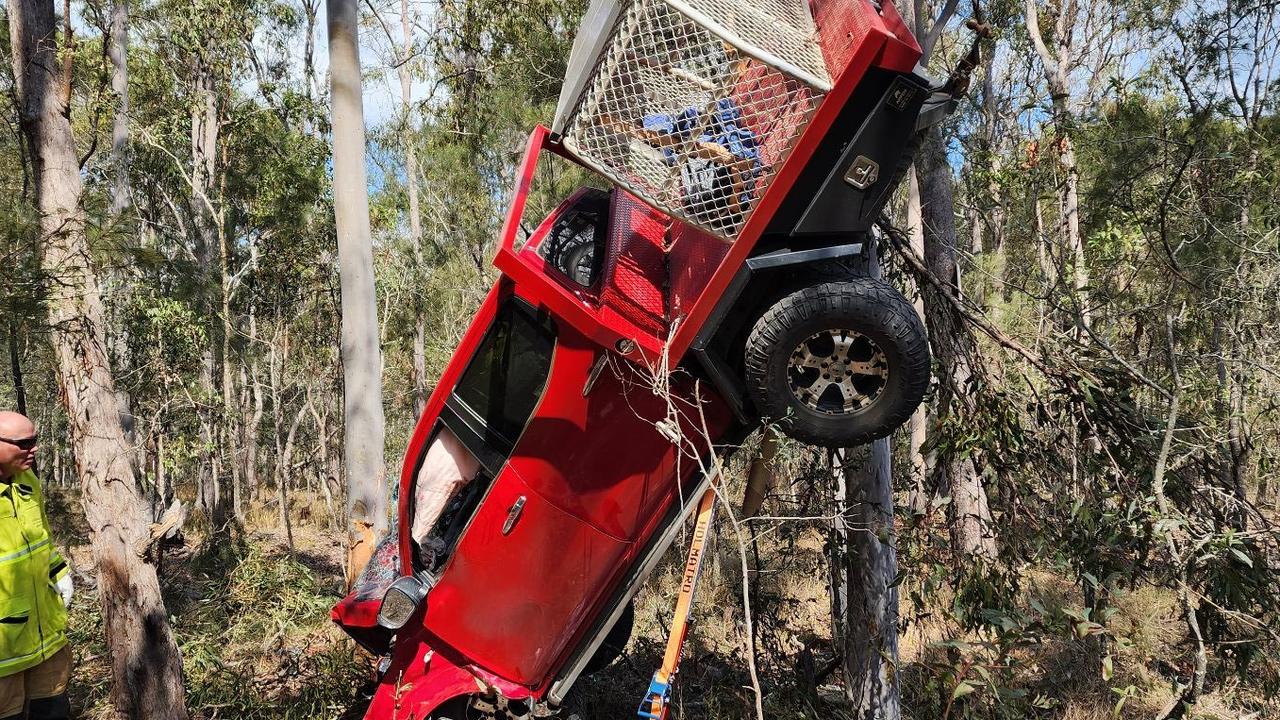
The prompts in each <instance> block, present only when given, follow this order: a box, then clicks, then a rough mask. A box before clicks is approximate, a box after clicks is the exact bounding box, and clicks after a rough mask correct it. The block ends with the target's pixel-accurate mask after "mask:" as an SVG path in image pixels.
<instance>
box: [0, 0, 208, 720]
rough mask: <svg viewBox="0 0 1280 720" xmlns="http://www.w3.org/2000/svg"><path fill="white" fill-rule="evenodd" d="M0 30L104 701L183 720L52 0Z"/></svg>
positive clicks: (130, 713) (29, 2)
mask: <svg viewBox="0 0 1280 720" xmlns="http://www.w3.org/2000/svg"><path fill="white" fill-rule="evenodd" d="M9 33H10V39H11V43H12V50H13V69H14V76H15V78H16V80H17V86H18V87H17V90H18V98H19V106H20V107H19V112H20V114H21V121H22V129H23V131H24V133H25V134H26V136H27V139H28V141H29V144H30V147H31V154H32V164H33V169H34V171H35V172H34V175H35V178H36V202H37V207H38V210H39V213H40V232H41V241H42V242H41V257H42V262H43V265H44V267H45V270H46V272H48V273H49V274H50V276H51V277H54V278H56V280H57V282H58V287H59V288H61V291H60V292H58V293H56V294H55V295H54V296H53V297H51V298H49V303H48V310H49V320H50V324H51V326H52V337H51V339H52V343H53V347H54V354H55V357H56V361H57V369H58V380H59V383H60V385H61V386H62V390H63V399H64V402H65V404H66V413H67V418H68V421H69V425H70V432H71V442H72V447H73V448H74V451H75V457H76V463H77V469H78V471H79V476H80V485H81V489H82V493H83V495H82V497H83V504H84V510H85V516H86V518H87V520H88V523H89V529H90V539H91V542H92V545H93V551H94V557H95V559H96V562H97V568H98V590H99V593H100V595H101V599H102V611H103V612H102V615H103V625H104V628H105V630H106V636H107V647H108V648H110V651H111V666H112V676H113V679H114V684H113V686H112V698H113V700H114V702H115V705H116V708H117V710H118V711H119V712H120V714H121V715H122V716H124V717H126V718H139V719H143V718H145V719H146V720H185V719H186V718H187V717H188V716H187V711H186V708H185V695H184V691H183V686H182V663H181V659H180V657H179V654H178V649H177V646H176V645H175V643H174V641H173V636H172V635H171V633H170V630H169V622H168V613H167V612H166V610H165V606H164V600H163V599H162V597H161V595H160V583H159V580H158V578H157V577H156V571H155V568H154V567H153V566H151V565H149V564H147V563H146V562H145V561H143V559H142V558H141V556H140V554H139V550H140V548H141V547H142V544H143V543H145V541H146V539H147V538H148V535H149V534H148V528H149V525H150V511H149V507H148V503H146V501H145V500H144V499H143V497H142V494H141V492H140V488H139V486H138V479H137V476H136V475H135V473H134V470H133V467H132V465H131V464H130V462H129V454H128V444H127V442H126V440H125V436H124V430H123V428H122V427H121V425H120V417H119V415H118V414H117V412H116V404H115V395H114V383H113V382H112V376H111V368H110V364H109V360H108V357H107V352H106V348H105V346H104V344H103V338H104V333H103V331H104V329H105V328H104V316H105V313H104V311H103V306H102V299H101V297H100V296H99V291H98V278H97V274H96V271H95V269H94V266H93V263H92V261H91V258H90V251H89V246H88V243H87V240H86V237H85V227H84V226H85V223H84V215H83V212H82V211H81V208H80V207H79V204H80V196H81V191H82V187H81V182H80V167H79V162H78V159H77V157H76V149H75V142H74V139H73V137H72V133H71V123H70V120H69V114H68V109H69V96H70V87H71V85H70V75H69V73H68V74H67V75H66V76H62V75H61V74H60V72H59V71H60V70H61V69H63V68H64V65H63V63H62V62H60V57H59V47H58V38H57V34H56V28H55V24H54V11H53V3H52V2H49V1H47V0H46V1H43V2H42V1H41V0H11V2H10V3H9Z"/></svg>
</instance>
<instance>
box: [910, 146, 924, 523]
mask: <svg viewBox="0 0 1280 720" xmlns="http://www.w3.org/2000/svg"><path fill="white" fill-rule="evenodd" d="M906 185H907V233H908V234H909V236H910V238H911V250H912V251H913V252H915V254H916V256H917V257H924V219H923V216H922V211H921V208H920V179H919V173H918V170H917V168H916V165H915V163H912V164H911V167H909V168H908V169H907V180H906ZM912 306H913V307H915V309H916V314H917V315H919V316H920V320H921V321H922V322H923V321H924V319H925V317H924V296H923V295H920V296H918V297H916V299H915V302H913V303H912ZM928 427H929V405H928V403H920V405H919V407H917V408H916V410H915V412H913V413H911V420H910V421H908V423H907V430H908V433H909V435H908V438H909V440H908V443H909V444H908V447H909V452H910V456H909V457H910V460H911V483H912V488H913V489H912V491H911V498H910V501H909V504H910V507H911V512H913V513H916V514H923V513H924V512H925V509H926V508H927V507H928V506H929V494H930V492H929V488H928V479H929V477H928V476H929V462H928V459H927V458H925V455H924V443H925V439H926V437H927V433H928Z"/></svg>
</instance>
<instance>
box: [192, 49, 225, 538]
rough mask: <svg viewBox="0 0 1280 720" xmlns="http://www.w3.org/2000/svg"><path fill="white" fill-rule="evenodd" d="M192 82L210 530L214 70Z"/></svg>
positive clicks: (204, 475) (217, 348)
mask: <svg viewBox="0 0 1280 720" xmlns="http://www.w3.org/2000/svg"><path fill="white" fill-rule="evenodd" d="M192 71H193V81H194V84H195V86H196V92H197V97H198V98H199V102H198V103H196V104H195V105H194V106H193V107H192V109H191V202H192V205H193V207H192V216H193V217H194V218H196V247H195V258H196V264H197V265H198V270H199V276H198V278H197V283H196V306H197V309H198V311H199V314H200V317H202V318H206V319H208V321H209V328H210V341H209V342H208V343H207V344H206V346H205V348H204V350H203V352H202V354H201V358H200V408H199V410H200V430H201V435H202V440H203V446H202V448H201V450H200V476H199V480H198V483H197V496H196V505H197V507H198V508H199V509H200V510H202V511H203V512H205V513H206V514H207V515H208V517H209V519H210V521H211V522H212V523H213V524H214V526H215V527H216V526H219V525H220V523H219V522H218V518H217V517H215V516H218V515H219V514H220V513H219V510H218V508H219V505H220V504H221V498H220V495H221V492H220V490H221V488H220V487H219V485H220V482H219V480H220V478H219V477H218V475H219V474H220V472H219V468H218V467H217V466H218V457H217V452H216V448H217V447H218V445H219V442H218V441H219V439H220V435H221V433H220V432H219V425H220V423H219V422H218V417H217V416H218V414H219V412H218V409H217V404H216V403H215V399H216V395H217V392H218V390H217V385H216V384H215V382H216V381H215V380H214V378H215V377H216V376H217V374H218V372H217V366H218V355H220V354H221V337H220V334H219V333H218V332H217V327H218V322H217V319H216V316H217V306H215V304H214V300H213V297H212V295H213V291H212V288H213V286H214V278H215V277H216V276H215V275H214V272H215V269H214V264H215V263H217V262H218V259H217V258H216V257H215V253H219V252H220V250H221V243H220V241H219V237H218V228H217V218H216V216H215V213H214V208H213V194H214V193H213V189H214V184H215V182H216V177H217V147H218V130H219V127H218V105H217V97H216V96H215V94H214V78H213V71H212V69H211V68H210V67H209V66H208V64H207V63H205V62H204V60H202V59H197V60H196V61H195V66H194V67H193V68H192Z"/></svg>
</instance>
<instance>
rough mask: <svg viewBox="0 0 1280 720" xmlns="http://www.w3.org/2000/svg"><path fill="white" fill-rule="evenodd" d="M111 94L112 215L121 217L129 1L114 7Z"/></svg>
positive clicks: (125, 190)
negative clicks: (114, 100)
mask: <svg viewBox="0 0 1280 720" xmlns="http://www.w3.org/2000/svg"><path fill="white" fill-rule="evenodd" d="M107 57H108V59H109V60H110V61H111V91H112V92H113V93H115V96H116V109H115V114H114V116H113V117H112V122H111V164H112V169H113V170H114V171H115V176H114V178H113V181H114V182H113V184H112V187H111V214H112V215H113V216H118V215H120V214H121V213H123V212H124V211H125V209H126V208H128V207H129V158H128V151H129V65H128V57H129V2H128V0H116V1H115V2H114V3H112V5H111V45H110V47H109V48H108V50H107Z"/></svg>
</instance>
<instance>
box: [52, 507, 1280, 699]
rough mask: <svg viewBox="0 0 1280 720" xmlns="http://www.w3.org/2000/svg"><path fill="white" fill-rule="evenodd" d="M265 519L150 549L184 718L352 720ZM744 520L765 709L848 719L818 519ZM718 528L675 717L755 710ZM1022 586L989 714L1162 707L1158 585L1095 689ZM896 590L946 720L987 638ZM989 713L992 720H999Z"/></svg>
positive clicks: (1040, 595) (80, 670) (625, 660)
mask: <svg viewBox="0 0 1280 720" xmlns="http://www.w3.org/2000/svg"><path fill="white" fill-rule="evenodd" d="M738 489H740V488H736V487H731V488H729V490H730V491H732V490H738ZM783 492H784V493H786V492H788V491H785V490H784V491H783ZM71 495H72V493H71V492H65V493H64V492H60V491H58V490H54V491H52V492H51V498H50V514H51V523H52V524H53V525H54V532H55V535H56V536H57V537H58V540H59V542H60V543H61V544H62V545H63V546H64V547H68V548H69V549H70V555H71V557H72V558H73V560H74V562H75V563H76V580H77V586H78V588H79V589H78V591H77V595H76V599H75V601H74V603H73V608H72V613H71V627H70V633H69V636H70V642H71V645H72V647H73V649H74V652H75V658H76V666H75V667H76V670H75V674H74V677H73V683H72V688H71V692H72V697H73V702H74V705H75V708H76V709H77V712H78V713H79V714H78V717H82V718H85V719H86V720H106V719H107V718H111V717H113V715H112V714H111V709H110V704H109V698H108V691H109V683H110V668H109V665H108V662H107V657H106V650H105V638H104V635H103V629H102V623H101V616H100V612H99V609H98V606H97V598H96V593H95V590H94V588H93V584H94V580H93V577H92V574H91V573H90V572H88V571H89V568H90V560H89V554H88V547H87V545H85V538H84V528H83V518H82V516H81V515H80V514H79V513H76V512H69V509H70V508H74V507H75V505H74V504H72V500H73V498H72V497H71ZM775 495H776V494H775ZM292 506H293V511H294V513H295V514H303V515H305V514H307V513H309V512H310V508H311V507H313V506H315V507H323V503H322V502H321V501H320V500H319V499H318V498H309V497H307V496H306V495H300V496H298V497H295V498H294V500H293V503H292ZM275 517H276V515H275V512H274V511H272V510H270V508H266V507H262V508H257V509H256V511H255V512H250V513H249V520H250V523H249V527H246V528H245V530H244V532H243V533H242V534H240V536H239V537H237V538H234V539H230V538H218V539H210V538H209V537H208V536H207V535H206V534H205V533H204V532H202V531H201V529H200V528H195V529H190V530H188V531H187V533H186V534H185V536H183V537H182V538H181V540H180V541H179V542H174V543H170V544H169V545H167V546H166V548H165V555H164V559H163V561H162V563H161V567H162V572H163V579H164V580H163V585H164V588H165V600H166V603H167V606H168V607H169V609H170V612H171V620H172V622H173V627H174V631H175V633H176V634H177V637H178V640H179V644H180V647H181V649H182V655H183V664H184V670H185V673H186V676H187V682H188V693H189V695H188V698H189V705H190V707H191V709H192V712H193V717H196V718H201V719H202V720H215V719H217V718H244V719H246V720H251V719H256V718H262V719H264V720H265V719H267V718H279V719H281V720H284V719H296V720H301V719H304V718H306V719H312V718H314V719H316V720H320V719H328V720H357V719H358V718H361V717H363V712H364V708H365V706H366V704H367V702H368V697H369V693H370V692H371V691H372V687H373V685H372V682H373V678H374V669H373V666H374V659H373V658H371V657H370V656H369V655H367V654H366V653H364V652H363V651H362V650H360V649H359V648H358V647H356V646H355V644H354V643H353V642H351V641H350V640H348V639H347V638H346V636H345V635H343V634H342V632H341V631H340V630H339V629H338V628H337V627H336V626H335V625H333V624H332V622H331V621H330V619H329V608H330V607H331V606H332V605H333V603H334V602H336V601H337V599H338V598H339V597H340V595H341V593H342V587H343V577H342V567H341V558H342V545H341V543H342V537H343V536H342V533H341V532H340V531H335V530H325V529H323V528H321V527H314V526H311V525H301V526H295V528H294V545H295V547H294V548H293V549H292V550H290V549H289V547H288V546H287V544H286V542H285V539H284V534H283V533H282V532H281V531H280V530H279V529H278V528H277V527H275V525H274V524H273V520H274V518H275ZM752 527H753V530H754V533H755V536H756V537H757V542H756V543H755V545H754V547H753V548H752V553H753V559H754V562H755V563H757V567H758V568H759V570H758V571H756V573H755V575H756V577H754V578H752V581H753V584H754V585H753V594H752V596H753V612H754V617H755V625H756V628H757V634H756V638H755V646H756V653H757V661H758V663H760V666H761V668H762V670H763V672H762V675H763V677H765V678H766V683H765V686H764V688H763V690H764V692H765V702H764V707H765V711H766V716H767V717H770V718H797V719H799V718H814V719H815V720H816V719H818V718H824V719H825V718H836V719H842V718H846V717H849V716H848V715H847V714H846V712H847V710H846V708H847V706H846V705H845V704H844V701H843V698H844V691H843V688H842V687H841V684H840V683H841V675H840V671H839V668H838V658H836V657H835V656H834V653H833V645H832V639H831V614H830V606H829V596H828V587H827V572H828V562H827V557H826V554H825V541H826V538H825V531H824V528H823V527H822V524H821V523H815V522H812V521H807V522H802V521H786V522H773V523H756V524H753V526H752ZM728 532H730V531H729V530H728V527H727V524H726V525H722V526H721V528H720V531H719V532H717V533H716V534H715V535H714V536H713V537H714V539H713V543H714V548H713V550H712V552H711V553H710V554H709V560H708V563H707V566H706V569H705V571H704V575H703V584H702V586H701V587H700V590H699V593H700V594H699V597H698V604H697V609H696V611H695V621H694V624H693V628H692V630H691V633H690V640H689V645H688V646H687V648H686V652H685V660H684V663H683V664H682V666H681V672H680V677H679V681H678V683H677V684H676V687H675V690H674V698H675V700H674V702H675V707H676V708H677V712H676V717H679V718H687V719H689V720H736V719H738V718H743V717H747V716H749V715H750V714H751V712H752V708H753V706H754V701H753V699H752V697H751V690H750V682H749V678H748V676H747V670H746V663H745V659H744V655H743V653H744V652H745V645H744V639H743V622H742V620H743V611H742V606H741V599H740V587H741V585H740V583H741V582H742V577H741V571H740V566H739V564H738V555H737V549H736V548H735V547H734V546H733V545H732V542H733V541H732V539H731V537H729V535H728V534H727V533H728ZM681 554H682V548H681V547H679V545H677V547H676V548H674V549H673V550H672V551H671V552H669V553H668V557H667V558H666V560H665V562H664V564H663V565H662V566H660V567H659V569H658V570H657V571H656V572H655V574H654V576H653V577H652V579H651V580H650V582H649V583H648V584H647V585H646V586H645V587H644V588H643V589H642V590H641V593H640V594H639V596H638V597H637V599H636V625H635V630H634V633H633V635H632V640H631V642H630V644H629V645H628V648H627V651H626V653H625V654H624V655H623V656H622V657H621V658H620V659H619V660H618V661H616V662H615V663H614V664H613V665H611V666H610V667H608V668H606V669H605V670H603V671H601V672H600V673H599V674H597V675H595V676H593V677H591V678H589V679H587V680H585V681H583V682H582V683H581V684H580V685H579V693H580V698H581V700H582V705H583V706H584V709H585V710H586V711H587V713H588V714H587V717H590V718H601V719H603V718H623V717H631V716H633V714H634V713H635V708H636V706H637V705H638V703H639V699H640V694H641V693H642V691H643V690H644V688H645V687H646V686H647V683H648V679H649V676H650V674H651V673H652V672H653V669H654V668H655V667H657V665H658V664H659V663H660V661H661V657H662V652H663V648H664V643H665V638H666V634H667V630H668V627H669V622H670V616H671V611H672V604H673V602H674V598H675V594H676V588H677V587H678V585H679V581H680V574H681V568H682V566H683V558H682V556H681ZM908 561H909V560H908ZM1027 577H1028V578H1029V581H1028V582H1027V583H1026V585H1025V587H1024V589H1023V592H1022V593H1021V594H1020V603H1019V607H1018V608H1016V609H1015V610H1016V611H1018V612H1022V613H1025V614H1026V615H1027V616H1032V615H1035V616H1038V617H1040V618H1042V619H1043V620H1044V627H1045V628H1046V629H1043V630H1042V631H1041V633H1040V634H1039V636H1038V637H1037V639H1036V641H1034V642H1027V643H1023V644H1021V645H1020V646H1019V647H1017V648H1016V649H1014V650H1012V651H1011V652H1010V653H1009V657H1008V658H1005V659H1004V660H1002V661H1001V662H1005V663H1007V664H1008V667H1011V668H1013V671H1012V672H1011V673H1008V675H1007V677H1006V678H1005V679H1004V680H1003V681H1002V687H1001V688H1000V689H999V693H998V695H999V696H1003V697H1004V699H1006V700H1008V701H1010V702H1009V703H1008V704H1007V705H1005V706H1004V707H1005V708H1006V709H1010V710H1011V709H1012V708H1015V707H1017V708H1024V709H1025V708H1027V707H1030V708H1034V709H1035V714H1034V715H1030V716H1027V715H1023V717H1040V718H1055V719H1059V720H1108V719H1112V718H1149V717H1152V716H1153V715H1154V714H1155V713H1157V712H1159V711H1160V710H1161V709H1162V708H1165V707H1166V706H1167V705H1168V703H1169V702H1170V701H1171V700H1172V699H1173V698H1175V697H1176V692H1175V687H1174V685H1173V682H1172V680H1171V678H1173V677H1176V676H1178V675H1179V674H1180V673H1185V672H1186V668H1182V667H1178V666H1177V665H1176V663H1177V661H1176V660H1170V658H1179V657H1183V656H1184V655H1185V652H1184V649H1183V646H1184V645H1185V643H1186V641H1187V638H1186V629H1185V625H1184V624H1182V623H1181V621H1180V619H1179V608H1178V603H1177V598H1176V597H1175V596H1174V594H1173V593H1172V592H1170V591H1167V590H1162V589H1157V588H1150V587H1146V588H1139V589H1135V590H1133V591H1125V592H1119V593H1117V594H1116V595H1115V596H1114V597H1113V600H1112V608H1113V614H1112V615H1111V617H1110V618H1109V621H1108V627H1109V630H1110V632H1111V633H1112V635H1113V638H1114V640H1113V642H1114V643H1115V645H1116V648H1115V651H1114V658H1115V659H1114V662H1113V666H1112V668H1111V669H1110V670H1109V671H1108V672H1109V673H1110V677H1109V679H1108V681H1104V680H1103V675H1100V674H1099V673H1098V671H1097V668H1096V667H1095V666H1094V659H1093V658H1094V657H1095V654H1094V649H1093V648H1092V647H1091V646H1090V643H1091V642H1092V640H1091V638H1090V637H1089V636H1087V635H1083V636H1082V635H1080V634H1077V633H1075V632H1074V631H1073V630H1072V629H1071V628H1073V627H1075V626H1074V625H1072V622H1071V621H1072V616H1073V615H1075V614H1077V613H1078V610H1076V608H1079V607H1081V606H1082V605H1083V598H1082V595H1081V591H1080V588H1079V587H1078V586H1077V585H1076V584H1074V583H1073V582H1072V581H1071V580H1070V579H1069V578H1068V577H1067V576H1066V575H1064V574H1062V573H1055V572H1053V571H1052V570H1051V569H1037V570H1033V571H1029V572H1028V573H1027ZM913 582H914V581H913V580H911V579H910V578H908V579H906V580H904V581H903V588H902V595H903V598H904V600H903V607H902V609H901V616H902V618H903V619H904V621H905V622H904V627H903V631H902V634H901V645H900V662H899V666H898V668H897V672H898V677H899V680H900V683H901V687H902V694H903V711H904V717H906V718H912V719H920V720H923V719H924V718H940V717H947V716H948V707H949V706H952V705H953V702H952V700H953V698H952V697H951V696H952V695H953V694H954V693H955V690H954V687H955V684H956V682H957V678H955V677H954V676H953V675H952V674H951V673H953V666H954V660H955V658H956V657H957V656H959V655H961V654H963V655H965V656H968V657H986V658H987V659H988V660H991V659H992V658H991V657H990V656H989V655H984V653H983V652H982V648H983V647H984V646H992V647H994V646H995V644H996V643H995V642H994V639H993V638H991V637H985V636H983V635H981V634H972V633H971V634H966V633H964V632H963V631H962V630H960V629H959V628H958V627H957V626H956V624H955V623H954V621H952V620H951V619H950V617H951V609H950V607H949V606H950V605H951V603H952V602H953V600H954V598H953V597H950V596H948V594H947V593H945V592H939V593H936V594H934V595H932V597H931V601H930V602H929V603H927V604H920V603H918V598H919V597H921V595H920V592H919V591H921V590H924V588H922V587H919V586H918V585H919V584H918V583H916V586H914V587H913V586H912V584H913ZM910 598H915V599H916V601H912V600H911V599H910ZM1055 619H1056V620H1057V621H1058V622H1057V625H1058V626H1060V629H1061V630H1062V632H1060V633H1056V634H1055V633H1054V632H1052V630H1050V629H1048V628H1052V627H1053V626H1054V624H1055ZM968 672H969V679H968V680H965V679H964V678H960V679H959V681H960V682H964V683H968V685H966V686H977V685H980V684H981V683H982V681H983V678H987V679H991V678H992V675H993V672H995V670H994V663H993V664H992V666H991V667H984V666H983V665H982V664H981V663H980V662H977V663H974V664H972V665H970V666H969V669H968ZM1116 688H1120V690H1116ZM1266 702H1268V700H1267V699H1266V698H1263V697H1262V696H1261V693H1260V691H1259V690H1257V689H1256V688H1251V687H1249V685H1248V684H1247V683H1244V682H1241V681H1238V680H1237V681H1231V682H1227V683H1224V684H1223V685H1222V686H1221V687H1219V688H1216V689H1215V691H1214V692H1212V693H1211V694H1209V695H1208V696H1206V697H1205V698H1204V699H1202V701H1201V702H1200V703H1199V706H1198V707H1197V709H1196V714H1195V715H1194V716H1192V717H1194V718H1200V719H1201V720H1244V719H1248V720H1262V719H1263V718H1265V717H1267V716H1266V715H1263V714H1258V713H1257V712H1254V713H1252V714H1251V713H1248V712H1245V711H1243V710H1241V709H1240V708H1242V707H1249V706H1252V707H1258V706H1259V704H1265V703H1266ZM1270 702H1274V701H1270ZM999 706H1000V705H999V703H997V707H996V708H995V712H993V713H992V715H991V716H992V717H1004V716H1005V715H1003V714H1001V712H1000V711H999V709H998V708H999ZM1009 717H1012V715H1009Z"/></svg>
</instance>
